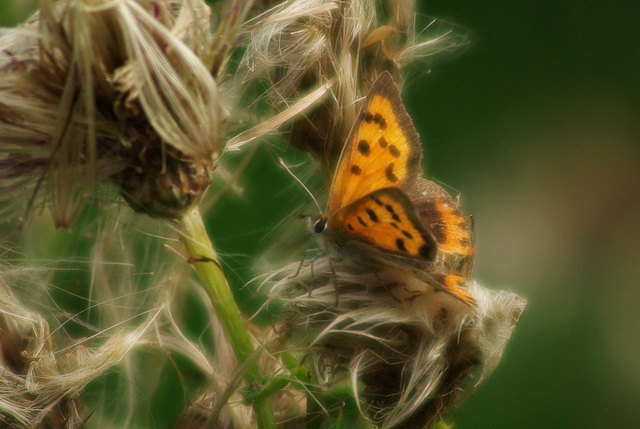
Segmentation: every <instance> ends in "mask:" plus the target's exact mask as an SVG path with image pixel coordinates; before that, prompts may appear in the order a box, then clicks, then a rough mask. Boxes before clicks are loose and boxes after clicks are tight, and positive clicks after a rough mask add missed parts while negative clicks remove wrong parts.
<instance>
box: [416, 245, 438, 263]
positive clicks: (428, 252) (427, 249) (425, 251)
mask: <svg viewBox="0 0 640 429" xmlns="http://www.w3.org/2000/svg"><path fill="white" fill-rule="evenodd" d="M418 255H420V257H421V258H423V259H426V260H429V261H432V260H434V259H435V258H436V248H435V246H431V245H430V244H429V243H427V244H423V245H422V246H420V249H418Z"/></svg>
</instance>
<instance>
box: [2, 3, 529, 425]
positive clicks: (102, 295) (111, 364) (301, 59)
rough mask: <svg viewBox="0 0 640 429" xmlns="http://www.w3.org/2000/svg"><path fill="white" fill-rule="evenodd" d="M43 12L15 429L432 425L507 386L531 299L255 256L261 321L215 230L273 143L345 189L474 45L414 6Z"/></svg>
mask: <svg viewBox="0 0 640 429" xmlns="http://www.w3.org/2000/svg"><path fill="white" fill-rule="evenodd" d="M38 6H39V10H38V12H37V13H36V14H35V15H33V16H32V17H31V18H30V19H28V20H27V21H26V22H25V23H24V24H22V25H19V26H17V27H16V28H13V29H10V30H6V31H3V32H2V33H0V216H1V218H0V219H1V220H2V222H3V223H4V225H5V226H6V227H5V228H4V230H5V231H7V233H6V234H5V236H6V238H5V237H3V239H5V244H4V245H3V246H4V247H3V248H4V249H6V250H5V251H4V252H3V253H2V260H1V261H0V263H1V264H2V265H1V267H0V341H1V346H2V347H1V348H0V378H1V379H2V380H1V381H0V386H2V387H0V389H1V390H2V391H1V393H0V422H1V423H2V424H3V425H6V426H8V427H16V428H18V427H69V428H75V427H78V428H79V427H85V426H86V427H175V428H182V427H189V428H195V427H220V428H223V427H233V428H251V427H259V428H274V427H310V428H314V427H346V426H347V425H348V426H353V425H356V426H357V427H371V428H374V427H381V428H383V427H384V428H391V427H427V426H428V427H433V425H436V424H439V423H438V422H439V421H440V419H441V417H443V416H445V415H446V414H447V412H449V411H450V410H451V409H453V408H455V407H456V406H457V405H458V404H459V403H460V402H461V400H462V399H463V398H464V396H465V395H468V394H469V393H470V392H472V391H473V390H474V389H475V387H477V385H478V384H479V383H480V382H481V381H482V380H484V379H485V378H486V377H487V376H488V375H489V374H490V373H491V372H492V370H493V369H494V368H495V366H496V365H497V364H498V362H499V361H500V358H501V356H502V351H503V350H504V347H505V345H506V342H507V340H508V338H509V335H510V334H511V331H512V329H513V328H514V326H515V324H516V322H517V319H518V317H519V315H520V313H521V311H522V310H523V308H524V304H525V303H524V300H522V299H521V298H519V297H517V296H516V295H515V294H512V293H509V292H493V291H489V290H487V289H484V288H482V287H480V286H479V285H478V284H477V283H475V282H471V283H470V285H471V286H470V293H471V295H472V296H473V297H474V299H475V300H476V302H477V307H475V308H473V309H471V308H469V307H468V306H464V305H463V304H460V303H458V302H455V301H452V298H451V297H449V296H442V294H438V293H436V291H434V290H433V288H430V286H429V285H428V284H427V283H425V282H423V281H421V279H420V278H416V277H415V276H413V275H412V274H411V273H406V272H402V271H399V270H397V269H393V268H389V267H386V268H385V267H380V268H379V269H376V270H375V271H373V272H371V271H363V270H362V269H361V268H359V267H358V266H357V264H354V263H353V261H349V260H337V259H336V258H334V257H333V256H332V255H330V254H325V253H321V254H320V256H318V257H316V258H314V259H312V260H311V259H305V260H303V262H300V260H301V259H302V258H303V253H304V250H307V249H305V248H300V249H297V250H298V252H297V256H295V257H292V258H291V259H289V260H283V258H282V257H281V255H282V253H281V252H275V251H270V252H267V253H266V254H264V255H262V256H258V255H256V261H255V262H254V263H253V264H252V267H253V268H254V269H255V274H256V283H259V284H260V285H261V289H260V290H261V291H263V292H264V294H265V296H268V299H266V300H265V302H264V303H263V306H262V308H261V312H260V313H259V314H258V315H257V316H259V317H257V318H256V319H255V320H250V318H251V316H255V315H253V314H247V315H243V314H241V312H240V310H239V306H238V305H237V304H236V302H235V300H234V295H233V294H232V292H231V288H230V285H229V281H228V279H227V277H226V275H225V271H226V265H225V261H224V260H223V259H221V258H220V257H219V256H218V254H217V252H216V250H215V248H214V246H213V244H212V240H211V239H210V238H209V236H208V234H207V231H206V228H205V223H204V221H203V217H202V215H201V213H202V212H203V208H204V207H206V208H207V210H209V211H211V212H215V211H219V210H220V211H224V206H221V205H219V204H218V200H217V198H218V194H217V193H216V192H213V191H212V190H209V189H210V187H211V188H212V189H213V190H215V191H217V192H218V193H221V192H231V193H233V192H237V193H240V192H241V191H240V190H238V187H236V183H235V181H236V180H238V178H239V177H240V176H241V175H242V169H240V168H238V169H237V170H235V169H234V167H237V166H234V162H233V160H232V158H233V157H234V155H237V154H239V155H241V156H244V157H250V156H251V154H252V153H253V151H254V148H256V147H258V145H263V144H264V142H265V141H267V142H269V143H270V145H271V146H270V147H280V148H287V147H288V150H296V151H299V152H298V153H304V154H305V155H304V156H308V157H309V159H310V160H311V161H310V162H308V163H306V164H305V165H307V166H311V167H309V168H307V170H306V172H305V173H303V175H304V174H306V176H307V177H309V176H311V175H314V174H315V172H317V171H318V170H320V171H321V172H322V175H323V176H324V177H327V178H329V177H331V175H332V168H333V166H334V165H335V161H336V158H337V157H338V156H339V154H340V151H341V148H342V145H343V143H344V141H345V139H346V136H347V134H348V132H349V130H350V127H351V124H352V123H353V122H354V120H355V118H356V115H357V112H358V109H359V104H358V102H359V100H360V99H361V98H362V97H363V96H364V95H365V93H366V89H367V87H368V86H369V85H370V84H371V82H373V81H374V80H375V78H376V77H377V76H378V75H380V74H381V73H382V72H384V71H388V72H391V73H392V74H393V75H394V76H395V77H396V79H397V80H398V81H401V79H402V76H403V74H404V73H405V72H406V71H407V70H408V69H407V67H408V66H409V65H410V64H411V62H412V61H413V62H415V61H423V62H424V61H427V60H430V59H431V58H432V57H433V56H436V57H437V55H436V54H438V55H439V56H441V57H442V56H444V54H445V53H448V54H451V53H454V52H457V51H458V50H459V49H460V48H461V47H463V46H464V45H465V44H466V39H465V36H464V33H459V32H456V31H453V29H452V28H450V27H446V26H445V27H440V25H441V24H440V23H438V22H436V21H433V22H432V23H430V24H429V25H428V26H427V28H426V29H425V30H424V31H422V32H420V34H418V35H417V34H416V29H415V10H414V4H413V2H411V1H408V0H407V1H395V0H392V1H389V2H387V3H385V4H380V3H378V2H373V1H366V0H354V1H351V2H337V1H328V0H289V1H283V2H257V1H256V2H247V1H242V0H228V1H219V2H216V3H214V4H213V6H209V5H208V4H207V3H205V2H204V1H201V0H162V1H151V0H60V1H53V0H40V1H39V2H38ZM274 158H275V157H274ZM292 183H295V182H294V181H293V179H292ZM212 184H213V186H212ZM249 186H250V185H249ZM318 195H320V191H318ZM45 211H46V212H48V214H49V215H50V217H49V216H48V215H44V213H45ZM49 219H52V220H53V225H54V226H55V227H56V228H60V230H58V231H51V230H50V229H48V228H47V226H46V224H47V223H49V224H50V222H51V221H50V220H49ZM287 227H288V228H289V230H288V231H285V229H286V228H283V232H282V234H281V235H280V236H281V237H284V236H287V234H290V235H295V234H298V233H299V232H300V231H301V230H303V229H304V225H303V222H295V223H289V225H288V226H287ZM18 231H19V232H18ZM43 231H47V232H46V233H43ZM234 234H235V235H237V234H239V231H230V232H229V236H231V237H233V236H234ZM47 237H48V241H49V243H53V244H49V245H47V244H46V243H47ZM62 241H64V242H66V243H65V245H64V246H62V245H60V242H62ZM33 242H37V243H38V245H37V246H33V245H32V243H33ZM274 246H275V245H274ZM307 247H313V245H310V246H307ZM274 248H275V247H271V248H270V249H274ZM275 255H280V257H274V256H275ZM194 274H195V275H194ZM381 283H383V284H385V285H391V286H387V287H379V285H380V284H381ZM274 308H275V309H278V310H277V311H272V310H273V309H274ZM196 314H197V315H198V317H197V323H195V322H194V320H193V317H194V315H196ZM259 319H261V320H264V319H268V322H269V323H259V322H258V320H259ZM167 368H170V369H171V370H168V369H167ZM192 374H197V375H196V376H193V375H192ZM474 377H475V378H474ZM172 379H173V381H174V382H173V383H172V382H171V380H172ZM141 392H142V394H141ZM163 395H165V396H168V397H170V398H172V401H171V406H169V407H165V408H171V410H170V411H171V412H170V413H169V414H170V415H169V417H166V416H165V417H163V418H165V419H166V421H165V422H162V421H161V420H162V418H161V417H160V415H161V414H163V413H165V412H168V411H169V410H166V409H163V406H162V401H161V400H160V401H158V400H156V398H160V397H162V396H163ZM116 410H117V412H115V411H116Z"/></svg>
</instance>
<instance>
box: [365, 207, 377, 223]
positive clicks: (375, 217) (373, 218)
mask: <svg viewBox="0 0 640 429" xmlns="http://www.w3.org/2000/svg"><path fill="white" fill-rule="evenodd" d="M367 214H368V215H369V219H371V220H372V221H373V222H380V219H378V216H377V215H376V212H374V211H373V210H371V209H367Z"/></svg>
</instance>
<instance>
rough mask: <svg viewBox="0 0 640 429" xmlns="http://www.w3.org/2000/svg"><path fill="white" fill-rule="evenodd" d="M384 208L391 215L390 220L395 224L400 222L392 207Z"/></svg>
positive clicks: (386, 206)
mask: <svg viewBox="0 0 640 429" xmlns="http://www.w3.org/2000/svg"><path fill="white" fill-rule="evenodd" d="M384 208H386V209H387V211H388V212H389V213H391V218H392V219H393V220H395V221H396V222H400V216H398V214H397V213H396V212H395V210H393V207H392V206H391V205H389V204H387V205H385V206H384Z"/></svg>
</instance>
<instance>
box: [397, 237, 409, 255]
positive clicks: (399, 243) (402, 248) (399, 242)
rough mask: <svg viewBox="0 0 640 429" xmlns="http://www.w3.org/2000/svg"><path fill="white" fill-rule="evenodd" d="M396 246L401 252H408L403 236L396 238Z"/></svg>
mask: <svg viewBox="0 0 640 429" xmlns="http://www.w3.org/2000/svg"><path fill="white" fill-rule="evenodd" d="M396 247H397V248H398V250H400V251H401V252H405V253H406V252H407V248H406V247H405V246H404V240H403V239H402V238H398V239H396Z"/></svg>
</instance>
